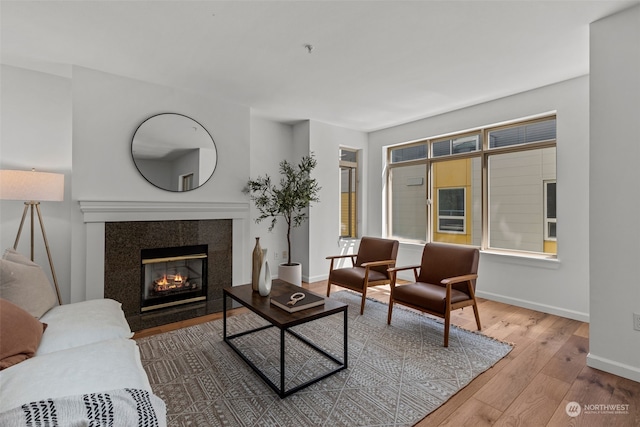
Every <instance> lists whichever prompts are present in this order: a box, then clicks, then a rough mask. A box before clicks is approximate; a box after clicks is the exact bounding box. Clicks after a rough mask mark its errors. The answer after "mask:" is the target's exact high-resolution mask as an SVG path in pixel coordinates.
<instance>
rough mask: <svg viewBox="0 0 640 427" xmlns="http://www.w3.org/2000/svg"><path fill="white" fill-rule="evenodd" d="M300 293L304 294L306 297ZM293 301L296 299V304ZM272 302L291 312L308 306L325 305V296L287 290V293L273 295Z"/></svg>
mask: <svg viewBox="0 0 640 427" xmlns="http://www.w3.org/2000/svg"><path fill="white" fill-rule="evenodd" d="M299 294H302V295H304V298H302V297H301V296H300V295H299ZM292 297H293V298H292ZM292 301H295V304H290V302H292ZM271 304H273V305H275V306H276V307H278V308H281V309H283V310H285V311H288V312H289V313H294V312H296V311H300V310H305V309H307V308H311V307H317V306H319V305H324V297H321V296H319V295H315V294H312V293H310V292H305V291H302V290H301V291H299V292H292V293H288V292H287V293H286V294H282V295H278V296H276V297H271Z"/></svg>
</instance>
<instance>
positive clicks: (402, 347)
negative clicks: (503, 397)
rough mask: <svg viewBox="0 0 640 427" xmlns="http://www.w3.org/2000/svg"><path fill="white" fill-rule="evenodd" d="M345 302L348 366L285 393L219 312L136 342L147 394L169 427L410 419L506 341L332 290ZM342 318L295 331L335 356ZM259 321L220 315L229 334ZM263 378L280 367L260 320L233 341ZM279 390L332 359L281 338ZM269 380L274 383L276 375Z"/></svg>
mask: <svg viewBox="0 0 640 427" xmlns="http://www.w3.org/2000/svg"><path fill="white" fill-rule="evenodd" d="M331 297H332V298H335V299H338V300H340V301H343V302H345V303H348V304H349V316H348V317H349V320H348V330H349V335H348V343H349V345H348V351H349V355H348V365H349V367H348V368H347V369H345V370H342V371H340V372H338V373H336V374H334V375H332V376H330V377H328V378H326V379H324V380H322V381H320V382H318V383H315V384H313V385H311V386H309V387H307V388H304V389H302V390H300V391H298V392H297V393H295V394H293V395H290V396H288V397H286V398H284V399H280V398H279V397H278V395H277V394H276V393H275V392H274V391H273V390H272V389H271V388H270V387H268V386H267V385H266V384H265V383H264V381H262V379H261V378H260V377H258V375H256V373H255V372H254V371H253V370H251V369H250V368H249V367H248V365H247V364H246V363H245V362H244V361H243V360H242V359H241V358H240V357H239V356H238V355H237V354H236V353H235V352H234V351H233V350H232V349H231V348H230V347H229V346H228V345H227V344H226V343H225V342H224V341H222V320H215V321H212V322H208V323H204V324H200V325H196V326H191V327H188V328H184V329H180V330H176V331H172V332H167V333H164V334H160V335H156V336H152V337H146V338H141V339H139V340H137V342H138V345H139V347H140V352H141V355H142V364H143V366H144V368H145V370H146V371H147V373H148V375H149V381H150V382H151V386H152V388H153V391H154V393H155V394H157V395H158V396H159V397H160V398H162V399H163V400H164V401H165V403H166V405H167V418H168V425H169V426H185V425H190V426H292V427H299V426H349V427H351V426H411V425H414V424H415V423H417V422H418V421H420V420H421V419H422V418H424V417H425V416H426V415H428V414H429V413H430V412H432V411H433V410H435V409H436V408H438V406H440V405H442V404H443V403H444V402H446V401H447V400H448V399H449V398H450V397H451V396H453V395H454V394H455V393H456V392H458V390H460V389H461V388H463V387H464V386H465V385H467V384H468V383H469V382H471V380H473V379H474V378H475V377H476V376H478V375H479V374H480V373H482V372H484V371H485V370H487V369H488V368H490V367H491V366H493V365H494V364H495V363H496V362H498V361H499V360H500V359H501V358H503V357H504V356H506V355H507V354H508V353H509V352H510V351H511V346H509V345H508V344H505V343H502V342H499V341H496V340H494V339H491V338H488V337H485V336H484V335H481V334H479V333H474V332H469V331H466V330H463V329H460V328H457V327H454V326H452V327H451V331H450V336H449V347H448V348H444V347H442V339H443V324H442V323H441V322H439V321H437V320H434V319H432V318H430V317H427V316H424V315H420V314H417V313H415V312H412V311H409V310H405V309H402V308H401V307H399V306H397V307H395V308H394V310H393V322H392V324H391V326H389V325H387V323H386V320H387V308H388V306H387V305H386V304H383V303H380V302H378V301H372V300H369V301H367V305H366V308H365V311H364V315H363V316H360V315H359V314H358V313H359V304H360V295H358V294H354V293H351V292H349V291H340V292H336V293H334V294H332V295H331ZM342 322H343V316H342V314H338V315H333V316H330V317H327V318H324V319H320V320H316V321H314V322H310V323H308V324H304V325H300V326H297V327H296V328H295V330H296V331H297V332H298V333H300V334H302V335H304V336H306V337H308V338H309V339H310V340H311V341H312V342H315V343H317V344H320V343H323V345H322V346H323V347H324V348H326V350H327V351H328V352H330V353H332V354H335V355H336V357H338V358H339V359H342V338H343V325H342ZM263 324H265V321H264V320H263V319H261V318H260V317H258V316H257V315H255V314H253V313H246V314H245V313H243V314H240V315H237V316H232V317H230V318H229V319H228V328H229V329H228V333H229V334H233V333H237V332H241V331H244V330H248V329H252V328H255V327H257V326H259V325H263ZM234 342H235V344H236V345H237V346H239V347H242V348H243V351H244V352H246V353H247V354H249V355H250V357H251V360H252V361H253V362H254V363H255V364H258V365H260V366H261V367H262V369H263V370H264V371H265V372H266V373H267V375H268V376H269V378H272V377H273V379H274V380H275V379H277V378H279V377H278V375H279V366H280V364H279V354H280V353H279V351H280V347H279V331H278V330H277V329H276V328H269V329H266V330H263V331H261V332H258V333H253V334H249V335H246V336H244V337H242V338H241V339H238V340H236V341H234ZM286 347H287V353H286V363H287V367H286V371H287V372H286V376H287V389H288V388H290V385H295V384H296V382H298V383H302V382H304V381H306V380H307V379H308V376H309V375H315V374H316V373H317V372H326V371H328V370H329V369H328V368H330V367H331V365H332V363H333V362H330V361H328V359H326V358H323V357H320V356H318V354H317V353H316V352H314V351H312V350H310V349H309V347H307V346H306V345H303V344H301V343H300V342H299V341H298V340H297V339H295V338H293V337H290V338H287V341H286ZM276 383H277V384H279V382H277V381H276Z"/></svg>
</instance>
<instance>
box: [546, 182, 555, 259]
mask: <svg viewBox="0 0 640 427" xmlns="http://www.w3.org/2000/svg"><path fill="white" fill-rule="evenodd" d="M544 203H545V206H544V232H545V236H544V238H545V241H555V240H556V239H557V236H556V182H555V181H545V183H544ZM545 252H546V251H545Z"/></svg>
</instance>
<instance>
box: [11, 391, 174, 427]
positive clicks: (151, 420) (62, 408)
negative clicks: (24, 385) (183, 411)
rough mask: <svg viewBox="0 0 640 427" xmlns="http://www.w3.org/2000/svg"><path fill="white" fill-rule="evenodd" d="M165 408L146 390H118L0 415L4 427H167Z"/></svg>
mask: <svg viewBox="0 0 640 427" xmlns="http://www.w3.org/2000/svg"><path fill="white" fill-rule="evenodd" d="M166 425H167V419H166V406H165V403H164V402H163V401H162V399H160V398H159V397H158V396H156V395H154V394H152V393H149V392H148V391H146V390H139V389H130V388H127V389H121V390H112V391H107V392H102V393H91V394H83V395H77V396H66V397H58V398H54V399H44V400H40V401H38V402H31V403H27V404H24V405H22V406H20V407H19V408H14V409H11V410H9V411H6V412H3V413H1V414H0V426H3V427H13V426H16V427H25V426H26V427H56V426H65V427H66V426H92V427H93V426H95V427H98V426H99V427H111V426H113V427H118V426H141V427H143V426H144V427H166Z"/></svg>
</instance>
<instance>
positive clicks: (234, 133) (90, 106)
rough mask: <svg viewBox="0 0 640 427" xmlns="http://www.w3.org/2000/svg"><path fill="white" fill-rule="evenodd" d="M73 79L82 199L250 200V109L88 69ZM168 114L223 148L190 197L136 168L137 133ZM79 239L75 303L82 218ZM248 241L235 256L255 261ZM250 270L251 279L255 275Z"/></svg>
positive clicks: (76, 193) (76, 183)
mask: <svg viewBox="0 0 640 427" xmlns="http://www.w3.org/2000/svg"><path fill="white" fill-rule="evenodd" d="M72 81H73V89H72V93H73V177H72V179H73V195H72V197H73V199H74V200H76V201H90V200H100V201H163V202H181V201H182V202H246V201H247V196H246V195H244V194H243V193H242V189H243V188H244V186H245V184H246V181H247V178H248V176H249V161H248V156H247V153H249V151H250V111H249V108H248V107H244V106H239V105H235V104H230V103H228V102H224V101H221V100H216V99H212V98H207V97H204V96H201V95H198V94H193V93H188V92H184V91H180V90H177V89H172V88H167V87H164V86H158V85H154V84H150V83H146V82H141V81H138V80H133V79H128V78H124V77H120V76H116V75H112V74H107V73H102V72H98V71H94V70H90V69H86V68H81V67H74V68H73V78H72ZM167 112H172V113H179V114H183V115H186V116H188V117H191V118H193V119H194V120H196V121H197V122H198V123H200V124H201V125H202V126H203V127H204V128H205V129H207V131H208V132H209V133H210V134H211V136H212V137H213V139H214V141H215V143H216V148H217V155H218V162H217V166H216V170H215V171H214V173H213V176H212V177H211V179H210V180H209V181H207V182H206V183H205V184H204V185H203V186H202V187H200V188H198V189H195V190H192V191H188V192H183V193H177V192H170V191H165V190H161V189H159V188H157V187H155V186H153V185H151V184H149V183H148V182H147V181H146V180H145V179H144V178H143V177H142V176H141V175H140V174H139V173H138V170H137V169H136V167H135V164H134V163H133V160H132V158H131V140H132V138H133V134H134V132H135V130H136V129H137V127H138V126H139V125H140V123H142V122H143V121H144V120H146V119H147V118H149V117H151V116H153V115H155V114H159V113H167ZM78 216H79V214H78ZM248 227H249V226H248V224H247V228H248ZM72 242H73V243H72V253H73V260H74V265H73V266H72V269H73V275H72V279H71V280H72V299H75V300H82V299H84V297H85V296H84V295H83V290H84V285H85V283H84V282H85V279H84V277H85V275H84V271H83V269H84V267H83V266H84V265H85V263H84V259H85V253H86V248H85V246H86V244H85V238H84V227H83V225H82V223H81V220H80V219H79V218H78V219H76V220H75V221H74V227H73V230H72ZM244 244H246V248H235V247H234V253H242V254H245V256H247V257H248V256H249V255H248V254H249V253H250V251H251V248H252V247H253V245H252V242H244ZM236 251H237V252H236ZM244 273H246V274H247V276H246V280H248V278H249V274H250V272H244ZM234 280H236V279H234Z"/></svg>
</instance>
